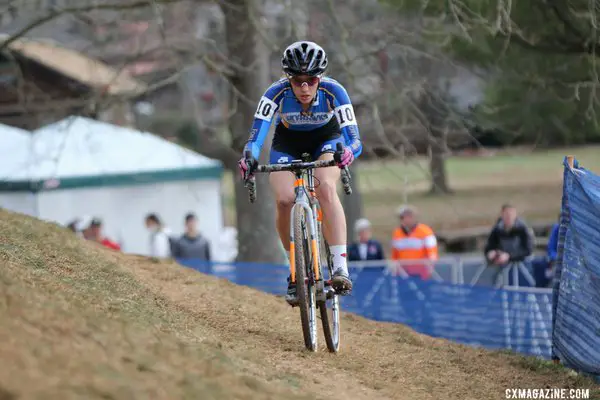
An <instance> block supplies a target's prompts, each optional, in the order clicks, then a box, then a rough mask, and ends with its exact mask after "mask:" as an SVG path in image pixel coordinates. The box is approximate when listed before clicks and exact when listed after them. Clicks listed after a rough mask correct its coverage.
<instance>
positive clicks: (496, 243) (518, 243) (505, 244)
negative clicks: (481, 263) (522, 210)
mask: <svg viewBox="0 0 600 400" xmlns="http://www.w3.org/2000/svg"><path fill="white" fill-rule="evenodd" d="M532 253H533V238H532V236H531V233H530V232H529V227H528V226H527V225H526V224H525V222H524V221H523V220H521V219H520V218H518V217H517V209H516V208H515V207H514V206H512V205H510V204H506V205H504V206H502V215H501V217H500V220H499V221H498V222H497V223H496V225H495V226H494V227H493V228H492V231H491V232H490V235H489V237H488V240H487V244H486V246H485V257H486V260H487V261H488V262H489V263H491V264H494V265H499V266H502V265H506V264H509V263H512V262H520V261H524V260H525V259H526V258H527V257H529V256H530V255H531V254H532Z"/></svg>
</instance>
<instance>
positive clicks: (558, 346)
mask: <svg viewBox="0 0 600 400" xmlns="http://www.w3.org/2000/svg"><path fill="white" fill-rule="evenodd" d="M573 167H574V168H573V169H571V168H570V167H569V165H568V162H567V158H566V157H565V159H564V183H563V199H562V212H561V219H560V229H559V239H558V260H557V266H556V275H555V277H556V279H555V283H554V287H553V309H554V318H553V319H554V326H553V334H552V341H553V346H554V347H553V352H554V354H555V355H556V356H557V357H558V358H559V359H560V360H561V362H562V363H564V364H565V365H567V366H568V367H570V368H573V369H575V370H579V371H583V372H587V373H590V374H594V375H598V374H600V177H599V176H597V175H594V174H593V173H592V172H591V171H589V170H587V169H585V168H582V167H580V166H579V164H578V162H577V161H576V160H575V161H574V165H573Z"/></svg>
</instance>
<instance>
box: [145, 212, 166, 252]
mask: <svg viewBox="0 0 600 400" xmlns="http://www.w3.org/2000/svg"><path fill="white" fill-rule="evenodd" d="M145 223H146V228H147V229H148V231H149V232H150V240H149V249H150V256H151V257H156V258H169V257H171V240H170V238H169V230H168V229H167V228H166V227H165V226H163V223H162V222H161V220H160V218H159V217H158V215H156V214H154V213H151V214H148V215H147V216H146V220H145Z"/></svg>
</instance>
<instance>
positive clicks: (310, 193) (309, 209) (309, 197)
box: [290, 169, 322, 292]
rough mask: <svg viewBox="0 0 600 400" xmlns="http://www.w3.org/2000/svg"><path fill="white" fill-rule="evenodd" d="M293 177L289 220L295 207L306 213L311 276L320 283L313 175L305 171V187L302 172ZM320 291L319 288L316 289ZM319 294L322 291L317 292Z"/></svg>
mask: <svg viewBox="0 0 600 400" xmlns="http://www.w3.org/2000/svg"><path fill="white" fill-rule="evenodd" d="M294 175H295V177H296V179H295V181H294V192H295V196H296V197H295V201H294V204H293V206H292V210H291V213H290V220H293V216H294V212H295V210H296V208H297V207H302V208H303V209H304V210H305V211H306V215H307V218H306V223H307V230H308V232H309V234H310V237H309V238H307V239H308V242H309V244H310V248H311V253H312V255H313V256H312V276H313V277H314V280H315V281H316V282H320V281H322V277H321V265H320V253H319V249H320V245H321V243H319V235H318V229H317V228H318V222H319V220H320V219H321V218H319V215H320V212H319V211H320V208H319V204H318V200H317V198H316V193H315V191H314V175H313V170H312V169H309V170H307V171H306V175H307V178H306V180H307V181H308V182H307V185H305V180H304V172H303V171H295V172H294ZM294 241H295V237H294V224H291V226H290V272H291V276H292V282H295V281H296V260H295V248H294V246H295V245H294ZM318 289H320V288H318ZM319 291H320V292H321V291H322V290H319Z"/></svg>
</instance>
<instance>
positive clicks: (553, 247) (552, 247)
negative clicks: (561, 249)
mask: <svg viewBox="0 0 600 400" xmlns="http://www.w3.org/2000/svg"><path fill="white" fill-rule="evenodd" d="M559 227H560V225H559V224H555V225H554V226H553V227H552V232H551V233H550V238H549V239H548V249H547V250H548V258H550V260H552V261H554V260H556V257H557V256H558V229H559Z"/></svg>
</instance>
